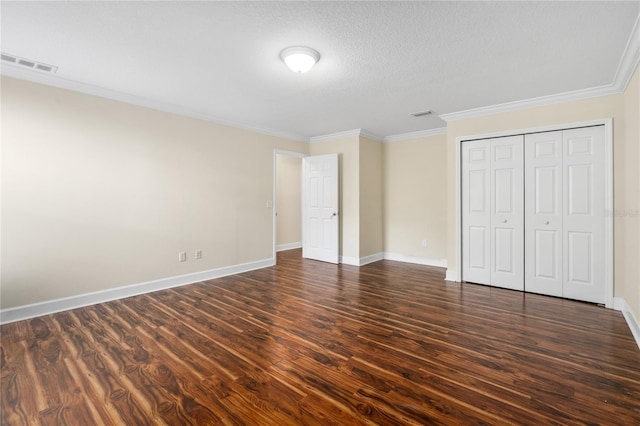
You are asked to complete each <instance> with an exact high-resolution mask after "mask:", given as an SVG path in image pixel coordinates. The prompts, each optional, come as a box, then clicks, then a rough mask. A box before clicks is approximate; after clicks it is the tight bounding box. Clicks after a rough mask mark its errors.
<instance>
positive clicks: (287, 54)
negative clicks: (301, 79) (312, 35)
mask: <svg viewBox="0 0 640 426" xmlns="http://www.w3.org/2000/svg"><path fill="white" fill-rule="evenodd" d="M280 58H282V60H283V61H284V63H285V64H287V66H288V67H289V69H290V70H291V71H294V72H297V73H303V72H307V71H309V70H310V69H311V67H313V66H314V65H315V63H316V62H318V61H319V60H320V54H319V53H318V52H316V51H315V50H313V49H311V48H310V47H302V46H296V47H288V48H286V49H284V50H283V51H282V52H281V53H280Z"/></svg>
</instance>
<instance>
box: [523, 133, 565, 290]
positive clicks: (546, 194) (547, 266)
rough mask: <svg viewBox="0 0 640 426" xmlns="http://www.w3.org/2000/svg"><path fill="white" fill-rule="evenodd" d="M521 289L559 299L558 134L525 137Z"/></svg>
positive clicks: (560, 201)
mask: <svg viewBox="0 0 640 426" xmlns="http://www.w3.org/2000/svg"><path fill="white" fill-rule="evenodd" d="M525 163H526V165H527V169H526V178H525V187H526V188H527V190H526V195H525V196H526V199H525V205H526V212H525V224H526V226H525V253H526V257H525V258H526V260H525V290H526V291H530V292H533V293H541V294H548V295H551V296H562V287H563V274H562V256H563V255H562V222H563V214H562V198H563V197H562V187H563V184H562V179H563V172H562V131H557V132H546V133H533V134H529V135H526V136H525Z"/></svg>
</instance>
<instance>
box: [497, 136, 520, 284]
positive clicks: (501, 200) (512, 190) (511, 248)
mask: <svg viewBox="0 0 640 426" xmlns="http://www.w3.org/2000/svg"><path fill="white" fill-rule="evenodd" d="M523 141H524V136H522V135H517V136H510V137H504V138H496V139H491V141H490V142H491V285H493V286H496V287H503V288H509V289H513V290H524V170H523V165H524V164H523V163H524V156H523Z"/></svg>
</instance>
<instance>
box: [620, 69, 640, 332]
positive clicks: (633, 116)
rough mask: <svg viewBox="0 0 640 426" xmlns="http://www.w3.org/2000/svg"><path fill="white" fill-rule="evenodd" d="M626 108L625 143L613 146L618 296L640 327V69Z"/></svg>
mask: <svg viewBox="0 0 640 426" xmlns="http://www.w3.org/2000/svg"><path fill="white" fill-rule="evenodd" d="M623 107H624V116H623V123H622V128H623V132H624V133H623V134H624V138H625V143H624V144H622V146H620V145H617V144H614V145H615V148H614V149H617V150H618V151H620V152H619V153H618V155H617V156H616V163H615V165H614V167H616V168H617V167H621V168H622V170H621V171H620V173H619V174H616V176H617V179H616V183H615V186H616V191H617V192H616V203H615V204H616V213H617V214H616V216H615V226H616V234H615V236H616V257H615V260H616V262H615V268H616V284H619V285H617V286H616V293H617V295H619V296H620V297H624V299H625V300H626V301H627V303H628V304H629V306H630V307H631V310H632V312H633V314H634V316H635V318H636V323H639V324H640V321H639V320H640V261H638V259H640V170H639V169H640V68H638V69H636V72H635V74H634V76H633V78H632V79H631V82H630V83H629V85H628V86H627V88H626V90H625V92H624V94H623ZM620 252H621V253H620ZM620 254H622V255H620Z"/></svg>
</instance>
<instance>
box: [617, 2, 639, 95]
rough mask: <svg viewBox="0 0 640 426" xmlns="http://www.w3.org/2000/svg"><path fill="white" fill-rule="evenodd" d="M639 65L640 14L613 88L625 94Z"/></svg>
mask: <svg viewBox="0 0 640 426" xmlns="http://www.w3.org/2000/svg"><path fill="white" fill-rule="evenodd" d="M639 63H640V14H638V18H637V19H636V23H635V25H634V26H633V30H632V31H631V37H629V41H627V45H626V46H625V48H624V53H623V54H622V58H621V59H620V63H619V64H618V69H616V76H615V78H614V79H613V87H615V88H616V89H618V90H619V91H620V92H623V91H624V90H625V89H626V88H627V85H628V84H629V81H630V80H631V77H633V73H634V72H635V71H636V69H637V68H638V64H639Z"/></svg>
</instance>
